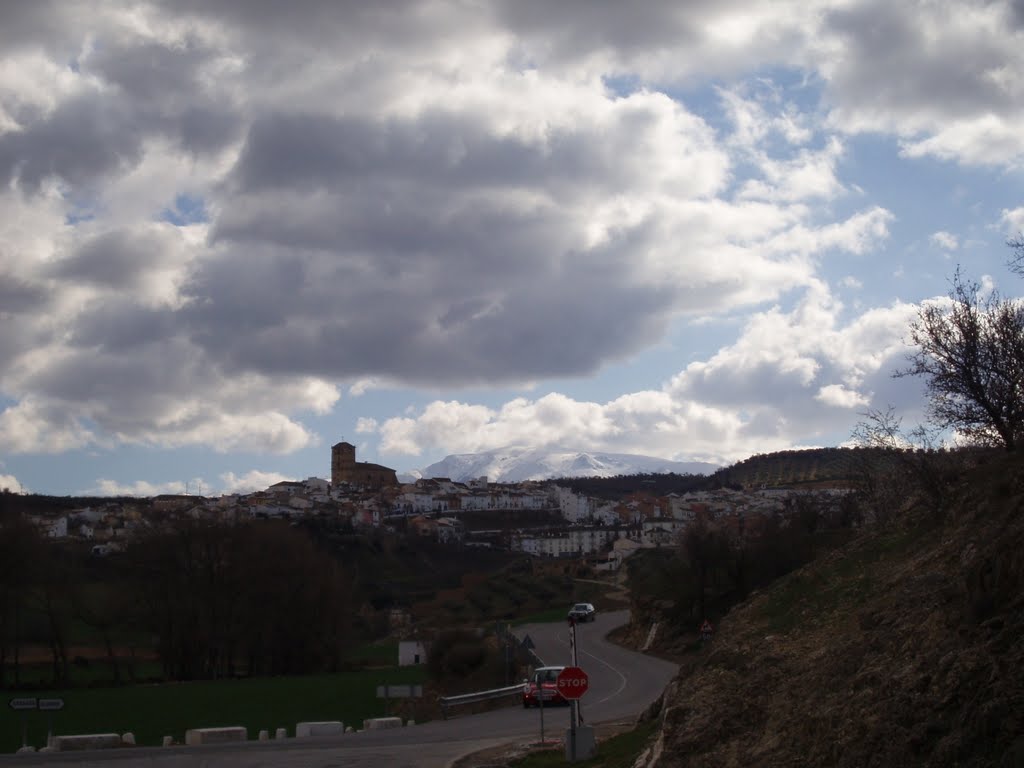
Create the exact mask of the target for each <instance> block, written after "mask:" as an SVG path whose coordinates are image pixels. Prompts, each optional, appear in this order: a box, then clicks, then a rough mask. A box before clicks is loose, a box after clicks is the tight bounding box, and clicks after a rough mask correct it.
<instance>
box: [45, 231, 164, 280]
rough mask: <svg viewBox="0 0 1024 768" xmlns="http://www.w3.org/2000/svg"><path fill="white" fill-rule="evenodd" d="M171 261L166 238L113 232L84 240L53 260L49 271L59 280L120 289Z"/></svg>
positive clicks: (162, 267)
mask: <svg viewBox="0 0 1024 768" xmlns="http://www.w3.org/2000/svg"><path fill="white" fill-rule="evenodd" d="M173 263H174V254H173V253H172V251H171V243H170V242H169V239H168V238H167V237H161V236H154V235H153V234H148V235H143V234H139V233H134V232H123V231H115V232H105V233H103V234H100V235H97V236H95V237H92V238H89V239H87V240H84V241H83V242H81V243H80V244H79V245H78V246H77V247H76V248H75V250H74V252H73V253H72V254H71V255H69V256H68V257H66V258H64V259H62V260H60V261H58V262H55V263H54V265H53V267H52V272H53V274H54V276H55V277H58V278H60V279H69V280H72V281H77V282H86V283H92V284H94V285H100V286H107V287H110V288H115V289H122V290H123V289H128V288H136V287H138V286H139V283H140V280H141V279H142V278H143V277H144V276H146V275H147V274H149V273H151V272H153V271H154V270H161V269H166V268H167V267H168V266H171V265H172V264H173Z"/></svg>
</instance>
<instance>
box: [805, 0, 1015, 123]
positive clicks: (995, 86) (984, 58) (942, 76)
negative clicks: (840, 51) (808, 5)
mask: <svg viewBox="0 0 1024 768" xmlns="http://www.w3.org/2000/svg"><path fill="white" fill-rule="evenodd" d="M975 7H977V5H976V3H973V2H968V3H964V4H963V5H958V4H957V3H951V4H950V5H949V12H950V13H952V14H954V16H955V14H956V13H957V12H962V13H968V12H971V11H973V10H974V8H975ZM919 13H920V12H919V11H915V10H914V6H912V5H911V6H906V5H901V4H898V3H890V2H885V1H884V0H873V1H872V2H865V3H860V4H858V5H856V6H852V7H850V8H844V9H842V10H833V11H830V12H829V13H827V14H826V16H825V26H826V29H828V31H829V32H831V33H833V34H835V35H837V36H838V37H839V38H840V39H841V40H842V41H843V42H844V43H845V45H846V46H847V51H846V54H845V55H844V56H843V57H842V59H841V60H838V61H836V62H835V64H836V67H835V72H834V75H833V78H832V82H831V88H832V89H834V91H835V96H836V98H837V106H839V107H841V108H844V109H854V108H859V109H863V110H865V111H867V112H869V113H870V112H883V113H886V112H889V111H892V112H895V113H896V114H905V113H907V112H914V111H917V110H922V109H923V110H927V111H930V112H935V113H938V114H945V115H950V116H958V117H969V116H972V115H976V114H978V113H982V114H984V113H986V112H988V111H994V112H995V113H997V114H998V113H1005V112H1007V111H1015V110H1017V109H1018V108H1019V106H1020V104H1019V103H1018V102H1017V97H1016V96H1015V95H1014V93H1013V92H1012V91H1009V90H1007V89H1006V88H1005V87H1003V86H1002V85H1000V83H999V81H998V79H997V78H994V77H992V75H993V74H994V73H997V72H998V71H999V70H1000V69H1003V68H1004V67H1005V66H1006V65H1007V63H1008V62H1007V59H1006V52H1005V51H1004V50H1001V49H1000V48H999V47H997V46H993V45H990V44H989V42H990V41H989V40H987V38H985V37H982V36H979V35H978V34H977V33H976V34H975V35H964V36H960V35H958V34H957V32H958V29H957V27H956V26H955V25H953V26H952V27H950V28H948V29H946V30H944V32H945V34H944V36H943V37H942V39H940V40H934V39H931V35H932V34H933V32H932V31H931V24H930V23H925V21H924V20H923V19H922V18H920V16H919Z"/></svg>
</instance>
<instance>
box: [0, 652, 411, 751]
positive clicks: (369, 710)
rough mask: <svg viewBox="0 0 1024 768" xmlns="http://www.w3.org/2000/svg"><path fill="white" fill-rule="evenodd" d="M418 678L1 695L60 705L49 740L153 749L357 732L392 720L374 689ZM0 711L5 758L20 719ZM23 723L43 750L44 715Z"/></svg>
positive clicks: (365, 675)
mask: <svg viewBox="0 0 1024 768" xmlns="http://www.w3.org/2000/svg"><path fill="white" fill-rule="evenodd" d="M424 678H425V670H424V668H423V667H390V668H384V669H361V670H356V671H352V672H346V673H340V674H333V675H311V676H299V677H265V678H248V679H241V680H220V681H202V682H188V683H164V684H155V685H134V686H122V687H114V688H74V689H70V690H32V691H25V690H21V691H3V692H2V693H3V694H4V698H5V699H11V698H21V697H33V698H61V699H63V700H64V703H65V706H64V709H63V710H61V711H59V712H54V713H53V714H52V722H53V731H54V734H55V735H60V734H75V733H125V732H128V731H130V732H131V733H133V734H135V739H136V743H137V744H140V745H144V746H159V745H160V744H161V742H162V740H163V737H164V736H171V737H173V738H174V739H175V741H179V742H180V741H183V740H184V737H185V731H186V730H188V729H189V728H202V727H216V726H238V725H241V726H245V727H246V728H247V729H248V731H249V738H250V739H255V738H256V737H257V735H258V734H259V731H260V730H261V729H266V730H268V731H269V732H270V734H271V735H273V733H274V731H275V730H276V729H278V728H286V729H287V730H288V735H289V736H294V735H295V724H296V723H298V722H302V721H310V720H313V721H316V720H341V721H342V722H343V723H345V725H346V726H348V725H353V726H357V727H359V726H361V725H362V721H363V720H364V719H365V718H370V717H381V716H384V715H387V714H390V713H389V712H388V711H386V710H387V705H386V703H385V701H384V700H383V699H378V698H377V686H378V685H385V684H403V683H422V682H423V681H424ZM392 705H394V702H392ZM392 709H393V706H392ZM2 711H3V714H2V715H0V754H4V753H7V754H9V753H12V752H14V751H16V750H17V749H18V747H20V746H21V744H22V713H20V712H15V711H13V710H11V709H10V708H9V707H8V706H7V701H4V702H3V710H2ZM26 717H27V724H28V729H27V730H28V739H27V740H28V743H29V744H30V745H32V746H35V747H37V748H38V747H41V746H44V745H45V743H46V735H47V727H48V717H49V714H48V713H46V712H37V711H30V712H28V713H27V714H26Z"/></svg>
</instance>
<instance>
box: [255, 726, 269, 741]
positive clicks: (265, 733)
mask: <svg viewBox="0 0 1024 768" xmlns="http://www.w3.org/2000/svg"><path fill="white" fill-rule="evenodd" d="M258 738H259V740H260V741H270V731H268V730H267V729H266V728H262V729H261V730H260V735H259V737H258Z"/></svg>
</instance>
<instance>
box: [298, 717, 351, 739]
mask: <svg viewBox="0 0 1024 768" xmlns="http://www.w3.org/2000/svg"><path fill="white" fill-rule="evenodd" d="M343 733H345V725H344V724H343V723H342V722H340V721H338V720H323V721H321V722H315V723H297V724H296V726H295V738H297V739H308V738H313V737H317V736H341V735H342V734H343Z"/></svg>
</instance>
